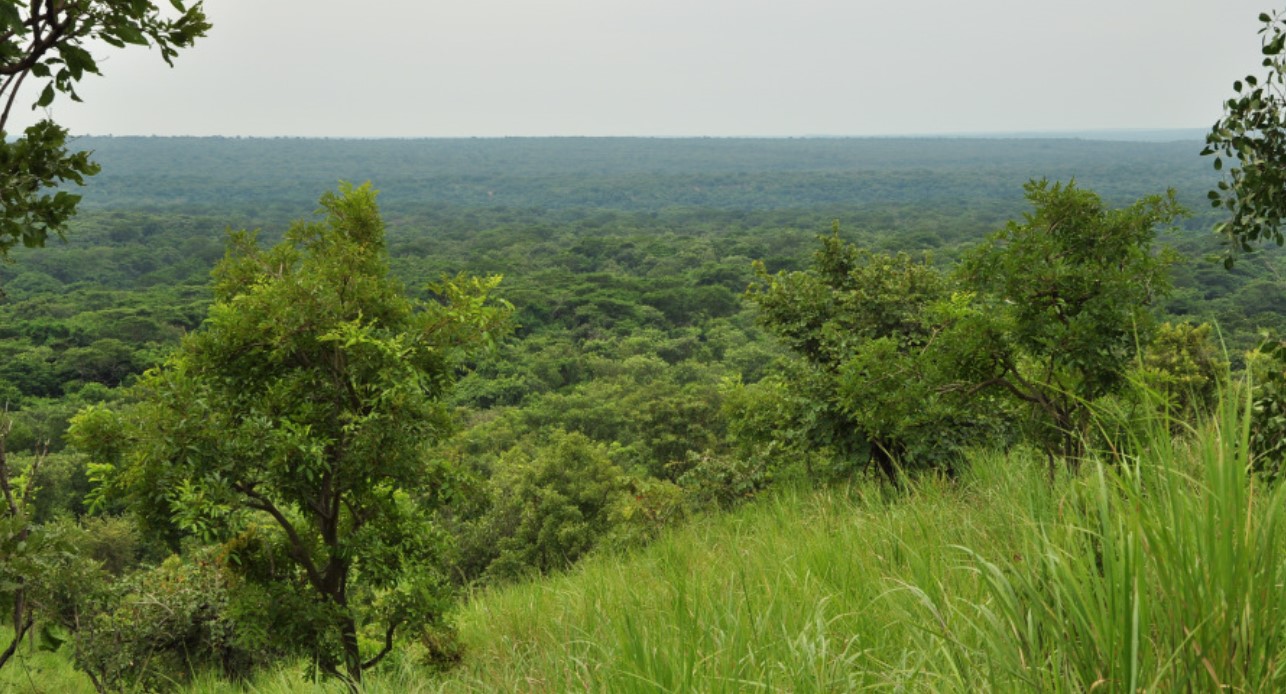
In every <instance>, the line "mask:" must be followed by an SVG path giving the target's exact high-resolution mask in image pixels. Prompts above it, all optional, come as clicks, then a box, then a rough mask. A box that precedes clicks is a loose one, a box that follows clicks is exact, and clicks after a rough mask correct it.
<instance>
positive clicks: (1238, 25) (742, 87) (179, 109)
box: [11, 0, 1271, 138]
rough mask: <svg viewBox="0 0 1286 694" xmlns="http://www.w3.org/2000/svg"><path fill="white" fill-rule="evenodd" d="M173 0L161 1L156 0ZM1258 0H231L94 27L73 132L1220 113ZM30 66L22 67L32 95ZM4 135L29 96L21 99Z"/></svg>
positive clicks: (541, 130)
mask: <svg viewBox="0 0 1286 694" xmlns="http://www.w3.org/2000/svg"><path fill="white" fill-rule="evenodd" d="M162 4H164V3H162ZM1268 9H1271V8H1270V7H1267V6H1266V3H1265V2H1264V0H1254V1H1253V2H1252V1H1251V0H1133V1H1132V2H1129V3H1122V2H1119V0H1085V2H1083V3H1080V4H1078V5H1077V6H1075V7H1074V8H1069V7H1068V6H1067V5H1066V4H1065V3H1054V2H1048V1H1046V0H1030V1H1028V2H1017V1H1016V0H973V1H972V2H969V3H960V2H957V1H954V0H926V2H923V3H918V4H915V5H910V4H897V3H876V2H873V1H871V0H795V1H794V2H792V3H789V4H787V3H783V2H780V1H776V2H774V1H773V0H736V1H735V2H734V1H733V0H654V1H653V2H651V3H643V4H640V3H632V2H625V1H624V0H549V1H548V2H544V3H539V4H533V3H524V2H518V1H517V0H476V1H475V2H472V3H448V2H443V1H442V0H414V1H413V0H370V1H369V2H366V3H362V4H360V5H354V4H353V3H351V2H346V1H345V0H219V2H214V3H207V7H206V10H207V12H208V14H209V17H210V20H211V21H212V23H213V25H214V28H213V30H212V31H211V34H210V36H209V37H207V38H206V39H204V40H201V41H199V42H198V43H197V45H196V46H194V47H193V48H191V49H189V50H186V51H184V52H183V53H182V54H181V55H179V56H178V58H177V59H176V60H175V67H174V68H173V69H169V68H167V67H165V65H164V63H163V62H162V61H161V60H160V59H159V57H158V56H157V55H156V54H155V52H153V51H147V50H141V49H138V48H136V47H134V48H131V49H127V50H122V51H117V50H114V49H108V48H106V47H99V48H98V49H95V50H96V53H97V54H98V55H100V56H101V57H102V60H101V61H100V66H101V67H102V69H103V72H104V76H103V77H89V78H87V80H86V81H85V82H84V83H83V84H82V85H81V86H80V87H78V91H79V92H80V93H81V95H82V96H83V97H84V100H85V101H84V103H83V104H75V103H72V102H70V101H69V100H67V99H64V98H61V97H60V98H59V100H57V101H55V103H54V105H53V106H52V108H51V109H50V110H49V112H50V113H51V114H52V115H53V117H54V118H55V119H57V120H58V121H59V122H61V123H63V124H64V125H66V126H67V127H69V128H70V129H71V131H72V132H73V133H77V134H94V135H101V136H106V135H119V136H124V135H141V136H148V135H191V136H210V135H222V136H228V137H235V136H255V137H276V136H300V137H338V138H353V137H360V138H370V137H376V138H379V137H399V138H406V137H411V138H420V137H428V138H436V137H559V136H585V137H770V138H771V137H805V136H810V137H888V136H935V137H936V136H978V135H993V134H1023V135H1029V134H1040V133H1056V134H1061V133H1069V132H1071V133H1089V132H1103V131H1113V132H1120V131H1155V130H1170V129H1196V128H1207V127H1209V125H1210V124H1211V123H1213V122H1214V121H1215V120H1216V119H1217V118H1218V117H1219V115H1220V113H1221V105H1222V102H1223V100H1224V99H1226V98H1227V97H1229V96H1231V85H1232V82H1233V80H1235V79H1239V78H1242V77H1244V76H1245V75H1246V74H1247V73H1249V72H1254V71H1256V70H1258V69H1259V60H1260V58H1259V55H1258V53H1259V36H1258V35H1257V33H1256V32H1257V31H1258V29H1259V28H1260V24H1259V22H1258V21H1257V19H1256V18H1257V15H1258V14H1259V13H1260V12H1261V11H1264V10H1268ZM38 94H39V83H38V82H33V83H29V84H27V85H26V86H25V91H24V92H23V94H22V95H21V98H20V101H22V102H26V103H30V102H31V101H34V99H35V98H36V97H37V95H38ZM14 115H15V122H12V123H11V126H14V127H13V129H12V130H11V134H12V133H15V132H17V131H18V130H20V129H21V128H22V127H24V126H25V125H26V124H27V123H29V122H31V121H32V120H33V119H34V118H36V117H39V116H40V115H41V114H40V112H32V111H30V110H27V109H25V108H22V107H18V108H15V114H14Z"/></svg>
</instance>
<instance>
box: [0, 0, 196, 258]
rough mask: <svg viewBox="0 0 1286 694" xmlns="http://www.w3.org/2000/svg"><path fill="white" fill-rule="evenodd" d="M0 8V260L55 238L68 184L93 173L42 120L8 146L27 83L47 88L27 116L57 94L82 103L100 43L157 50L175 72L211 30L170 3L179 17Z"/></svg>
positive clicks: (117, 8)
mask: <svg viewBox="0 0 1286 694" xmlns="http://www.w3.org/2000/svg"><path fill="white" fill-rule="evenodd" d="M23 4H24V3H18V2H5V3H0V101H3V102H4V107H3V111H0V210H3V212H2V213H0V257H3V256H5V255H6V254H7V252H8V250H9V249H10V248H11V247H13V246H14V245H15V244H17V243H22V244H23V245H24V246H40V245H43V244H44V242H45V238H46V237H47V236H48V234H49V233H50V232H54V233H61V232H62V230H63V228H64V226H65V225H66V223H67V220H68V219H70V218H71V216H72V215H73V214H74V213H75V211H76V204H77V203H78V202H79V201H80V196H79V195H75V194H72V193H69V192H67V191H65V190H57V191H56V192H52V193H50V192H47V191H51V190H54V189H57V188H58V187H59V186H61V185H63V184H66V183H76V184H81V185H83V184H84V182H85V180H84V177H85V176H92V175H94V174H95V173H98V165H96V164H94V163H92V162H90V160H89V153H88V152H83V151H82V152H69V151H68V149H67V146H66V145H67V130H66V129H65V128H63V127H61V126H59V125H58V124H56V123H54V122H53V121H52V120H49V119H45V120H41V121H40V122H38V123H36V124H35V125H32V126H30V127H29V128H27V129H26V131H25V132H24V133H23V135H22V136H20V137H18V138H16V139H14V140H10V139H9V138H8V137H6V134H7V133H6V127H5V126H6V125H7V124H8V121H9V115H10V112H11V110H12V108H13V105H14V102H15V99H16V97H17V95H18V91H19V89H21V87H22V84H23V82H24V81H25V80H26V79H27V77H34V78H36V79H44V80H48V81H47V82H46V83H45V86H44V88H43V89H42V90H41V92H40V96H39V98H37V99H36V101H35V102H34V103H33V105H32V108H45V107H48V106H49V105H50V104H52V103H53V101H54V98H55V97H56V95H58V94H65V95H67V96H69V97H70V98H71V99H72V100H73V101H80V97H79V96H78V95H77V94H76V85H77V83H79V82H80V81H81V80H82V79H83V78H84V77H85V75H87V74H91V75H98V74H101V72H100V71H99V68H98V61H97V59H96V58H95V57H94V55H93V54H92V53H90V52H89V50H88V49H87V48H86V46H87V45H89V44H92V43H94V42H98V41H101V42H103V43H106V44H109V45H111V46H115V47H117V48H124V47H125V46H126V44H131V45H137V46H148V47H155V48H156V49H158V50H159V52H160V54H161V58H162V59H163V60H165V62H166V63H168V64H171V65H172V64H173V60H174V58H175V57H176V56H177V55H178V52H179V50H180V49H182V48H187V47H189V46H191V45H192V44H193V42H195V41H196V39H198V38H200V37H202V36H204V35H205V33H206V31H207V30H209V28H210V25H209V23H207V22H206V20H205V14H204V12H203V10H202V7H201V3H200V2H197V3H196V4H195V5H193V6H191V7H187V6H186V2H185V0H171V2H170V4H171V5H173V6H174V9H175V11H177V12H178V13H179V14H178V16H177V17H173V18H171V17H167V16H166V15H165V14H164V13H163V12H162V10H161V9H160V8H159V7H157V5H156V4H155V3H152V2H138V1H136V0H70V1H68V2H39V1H35V0H33V1H32V2H29V3H25V4H26V7H25V8H23V7H22V5H23Z"/></svg>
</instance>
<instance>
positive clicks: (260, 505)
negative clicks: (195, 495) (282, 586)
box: [233, 483, 325, 594]
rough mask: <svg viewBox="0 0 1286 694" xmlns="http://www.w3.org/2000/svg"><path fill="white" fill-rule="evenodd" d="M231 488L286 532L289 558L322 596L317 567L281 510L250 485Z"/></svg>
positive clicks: (321, 585)
mask: <svg viewBox="0 0 1286 694" xmlns="http://www.w3.org/2000/svg"><path fill="white" fill-rule="evenodd" d="M233 488H234V489H236V490H237V491H239V492H241V493H242V494H245V495H246V496H247V497H249V498H250V501H248V502H247V505H248V506H250V508H253V509H256V510H259V511H263V512H264V513H267V514H268V515H270V516H272V518H273V520H275V521H277V525H279V526H281V529H282V530H284V531H286V537H287V538H288V539H289V540H290V554H291V556H293V557H294V558H295V561H296V562H298V563H299V565H300V566H302V567H303V569H304V572H305V573H307V574H308V582H309V583H311V584H312V585H313V588H316V589H317V590H318V592H321V593H323V594H324V593H325V590H323V587H324V583H323V581H322V576H321V573H320V572H319V571H317V565H316V564H314V563H313V559H312V557H310V556H309V555H308V549H307V547H306V546H305V545H304V541H303V538H301V537H300V536H299V532H298V531H297V530H295V526H294V525H293V524H292V523H291V522H290V519H288V518H286V514H284V513H282V512H281V509H279V508H277V506H276V505H275V504H273V503H272V501H271V500H270V499H269V498H268V497H266V496H264V495H263V494H260V493H259V492H257V491H255V489H254V487H253V486H251V485H248V484H243V483H238V484H234V485H233Z"/></svg>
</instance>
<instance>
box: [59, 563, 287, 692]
mask: <svg viewBox="0 0 1286 694" xmlns="http://www.w3.org/2000/svg"><path fill="white" fill-rule="evenodd" d="M213 554H214V553H213V552H210V551H205V552H202V553H199V554H198V555H197V556H194V557H190V558H180V557H178V556H172V557H170V558H169V559H167V560H166V561H165V562H163V563H162V564H161V565H160V566H158V567H156V568H153V569H148V570H143V571H139V572H135V573H132V574H130V575H128V576H127V577H125V578H123V579H122V580H120V581H117V582H115V583H113V584H111V585H110V586H106V587H104V588H102V589H100V590H99V591H98V592H97V594H91V595H88V596H81V599H80V600H79V602H80V603H81V604H80V606H79V609H80V610H81V614H79V615H77V624H76V627H77V629H76V632H75V637H74V642H75V648H74V651H75V659H76V666H77V667H78V668H80V669H81V670H83V671H84V672H85V673H86V674H87V675H88V676H89V677H90V679H91V680H92V681H93V682H94V685H95V687H96V688H98V690H99V691H103V692H107V691H126V690H129V691H168V690H172V689H173V688H175V687H176V686H179V685H183V684H187V683H190V682H191V680H192V678H193V676H194V675H195V674H197V673H199V672H201V671H203V670H206V669H214V670H216V671H218V672H219V673H220V674H222V675H223V676H225V677H231V678H238V677H245V676H246V675H248V674H250V672H251V671H252V670H253V668H254V667H255V666H256V665H262V664H264V663H266V662H269V658H270V656H272V655H274V653H273V651H272V650H271V649H264V648H262V647H257V648H255V649H253V650H252V649H250V648H247V647H246V646H247V644H245V643H244V642H243V641H242V640H241V639H240V638H239V633H238V629H237V625H236V624H235V623H234V622H233V621H232V620H231V619H230V618H229V611H228V601H229V592H230V588H231V586H230V582H231V581H232V578H231V575H230V574H229V572H228V570H227V567H224V566H221V565H220V564H219V563H218V562H217V561H216V560H215V558H214V556H213ZM255 645H256V646H259V644H255Z"/></svg>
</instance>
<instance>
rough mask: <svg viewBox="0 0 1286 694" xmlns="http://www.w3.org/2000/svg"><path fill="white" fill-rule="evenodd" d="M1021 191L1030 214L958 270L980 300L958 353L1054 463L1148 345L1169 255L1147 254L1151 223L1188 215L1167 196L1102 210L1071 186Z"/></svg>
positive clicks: (1040, 185)
mask: <svg viewBox="0 0 1286 694" xmlns="http://www.w3.org/2000/svg"><path fill="white" fill-rule="evenodd" d="M1025 188H1026V191H1027V199H1028V201H1030V202H1031V204H1032V206H1033V207H1034V208H1035V209H1034V211H1033V212H1029V213H1027V214H1026V215H1025V218H1024V219H1023V221H1022V222H1017V221H1011V222H1009V224H1008V225H1006V226H1005V228H1003V229H1001V230H999V231H997V232H995V233H994V234H992V235H991V236H990V237H989V238H988V239H987V241H986V243H984V244H983V245H981V246H980V247H978V248H977V249H975V250H974V251H972V252H971V253H969V254H968V256H967V257H966V259H965V261H964V263H963V264H962V267H961V275H962V278H963V280H964V281H965V282H966V283H967V284H969V285H970V286H971V287H972V288H974V289H975V290H976V292H977V301H976V305H975V307H974V309H973V317H972V318H971V319H969V324H970V327H969V329H968V330H967V331H965V334H970V335H972V337H971V338H970V339H971V342H970V344H969V345H968V346H967V347H966V348H965V349H966V350H969V351H974V354H973V355H972V356H971V357H969V361H970V363H972V364H975V365H986V366H987V371H976V372H975V375H974V379H975V380H977V381H978V383H979V386H988V387H998V388H1001V389H1003V390H1004V391H1005V392H1007V393H1009V394H1010V395H1011V396H1013V397H1015V398H1017V399H1018V400H1019V401H1021V402H1023V403H1025V404H1026V405H1027V406H1028V407H1029V409H1030V412H1031V414H1032V418H1031V422H1032V423H1033V425H1034V426H1033V432H1032V433H1033V434H1035V436H1036V437H1037V439H1038V440H1039V442H1040V443H1041V444H1042V445H1043V446H1044V447H1045V449H1046V451H1047V453H1049V455H1050V461H1051V466H1052V464H1053V460H1054V459H1055V458H1056V457H1060V456H1061V457H1064V458H1066V459H1069V460H1070V459H1075V458H1076V457H1077V456H1078V455H1079V453H1080V451H1081V446H1082V444H1083V441H1084V434H1085V431H1086V429H1087V427H1088V426H1089V424H1090V412H1091V410H1090V407H1089V404H1090V403H1091V402H1092V401H1094V400H1095V399H1096V398H1099V397H1102V396H1104V395H1107V394H1109V393H1112V392H1115V391H1116V390H1118V389H1119V388H1120V387H1121V385H1122V384H1123V382H1124V378H1125V374H1126V371H1127V369H1128V368H1129V367H1130V365H1131V364H1132V363H1133V361H1134V358H1135V355H1136V353H1137V347H1138V345H1140V344H1147V342H1148V339H1149V330H1150V326H1151V321H1152V314H1151V311H1150V307H1151V306H1152V304H1153V303H1154V302H1155V301H1156V300H1158V299H1159V298H1160V297H1162V296H1164V294H1165V292H1166V291H1168V289H1169V281H1168V273H1167V268H1168V266H1169V264H1170V262H1169V259H1168V258H1167V256H1166V255H1165V254H1158V253H1156V252H1154V250H1153V247H1152V243H1153V240H1154V239H1155V236H1156V227H1157V226H1158V225H1160V224H1167V223H1170V222H1172V221H1173V220H1174V219H1176V218H1177V217H1178V216H1180V215H1182V214H1184V212H1183V209H1182V208H1181V207H1180V206H1179V204H1178V203H1177V202H1176V201H1175V198H1174V193H1173V191H1171V192H1170V193H1169V194H1168V195H1165V196H1159V195H1158V196H1151V197H1147V198H1144V199H1142V200H1140V201H1138V202H1136V203H1134V204H1133V205H1131V206H1129V207H1126V208H1122V209H1108V208H1106V207H1105V206H1104V205H1103V202H1102V200H1100V199H1099V197H1098V195H1096V194H1095V193H1093V192H1091V191H1087V190H1081V189H1079V188H1077V187H1076V186H1075V184H1074V183H1072V184H1068V185H1066V186H1064V185H1060V184H1058V183H1054V184H1050V183H1049V182H1047V181H1032V182H1030V183H1028V184H1027V185H1026V187H1025ZM1051 469H1052V467H1051Z"/></svg>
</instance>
